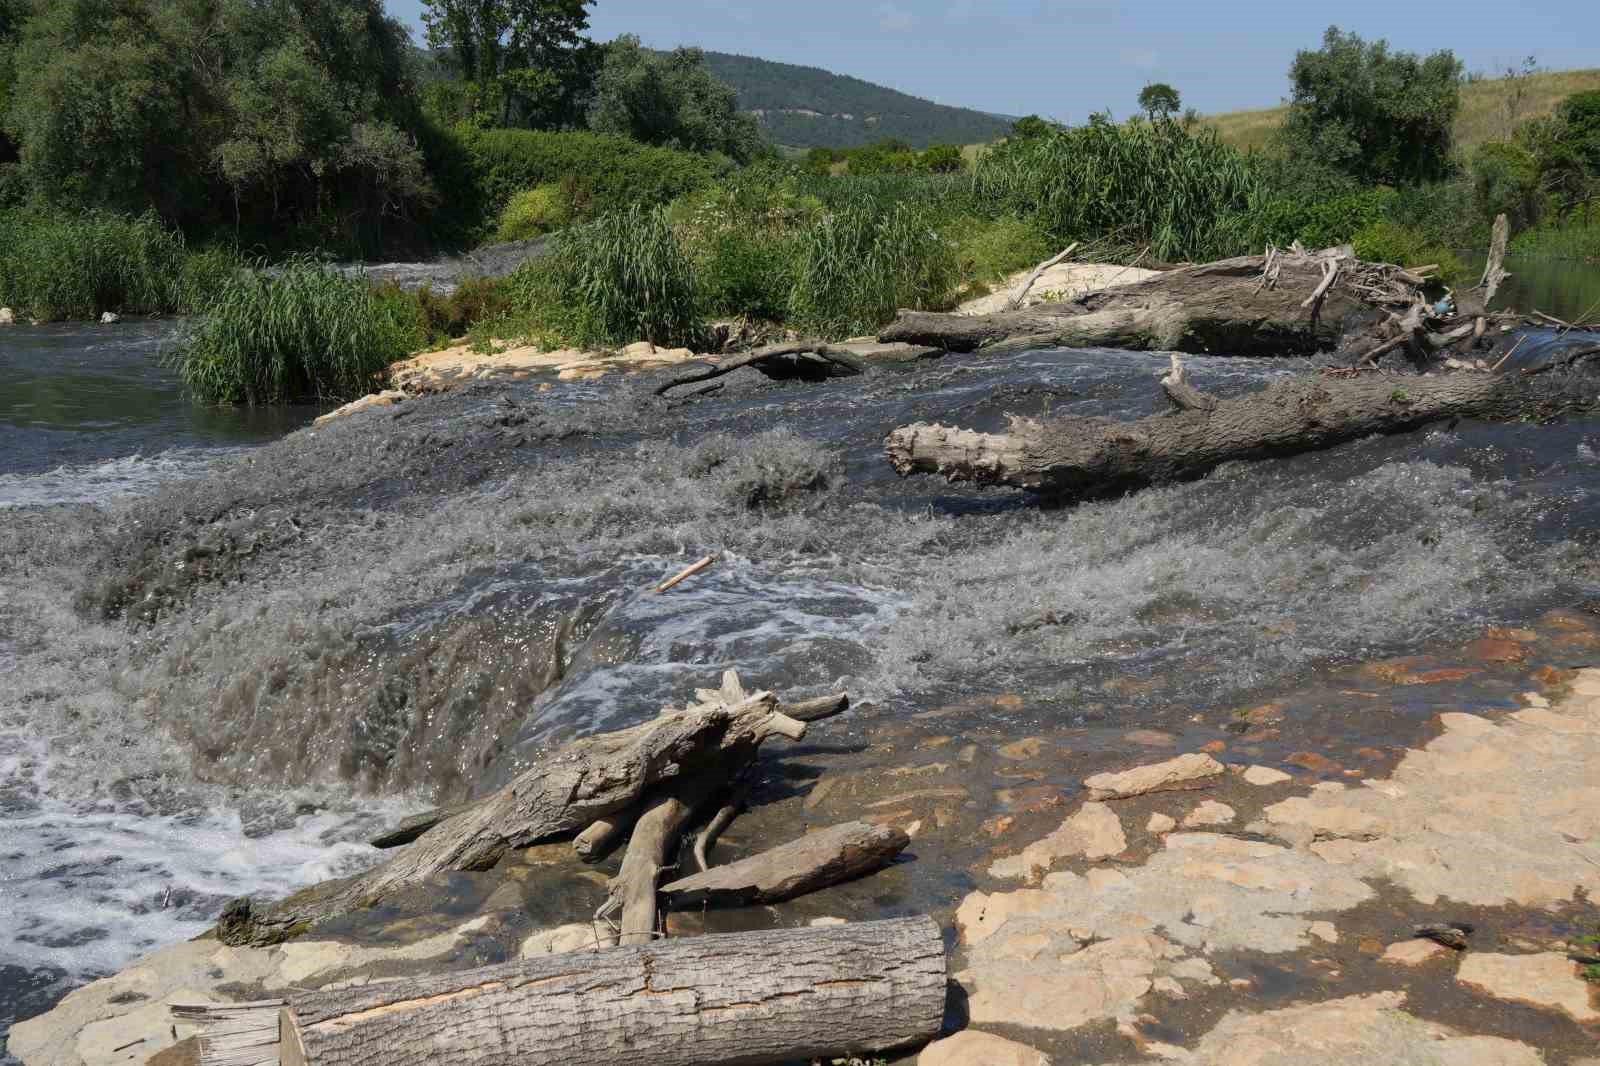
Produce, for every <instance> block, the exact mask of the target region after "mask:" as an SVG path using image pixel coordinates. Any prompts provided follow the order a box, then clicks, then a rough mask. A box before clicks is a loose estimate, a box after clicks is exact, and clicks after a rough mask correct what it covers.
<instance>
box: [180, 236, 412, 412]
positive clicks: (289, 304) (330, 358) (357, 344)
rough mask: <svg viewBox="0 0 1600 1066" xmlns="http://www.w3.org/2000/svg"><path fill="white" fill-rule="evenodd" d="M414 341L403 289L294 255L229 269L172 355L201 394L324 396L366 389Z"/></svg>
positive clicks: (219, 397) (212, 399) (281, 398)
mask: <svg viewBox="0 0 1600 1066" xmlns="http://www.w3.org/2000/svg"><path fill="white" fill-rule="evenodd" d="M420 340H421V337H420V334H419V330H418V323H417V304H416V302H415V300H413V299H412V298H410V297H409V295H407V294H404V293H399V292H397V291H394V290H380V289H377V288H374V287H373V286H372V285H370V284H368V282H367V280H366V279H365V278H362V277H348V276H345V275H343V274H340V273H337V272H335V271H332V270H329V269H327V268H325V267H322V266H319V265H318V264H316V263H314V262H312V261H310V260H305V259H298V260H294V261H292V262H290V263H288V264H286V265H284V266H282V267H278V268H275V269H272V270H265V269H250V270H239V271H236V272H235V273H234V274H233V275H232V276H230V278H229V279H228V281H227V282H226V283H225V284H224V285H223V286H222V289H221V291H220V292H219V293H218V295H217V297H216V299H215V300H214V301H213V302H212V303H211V304H210V306H209V307H208V308H207V310H206V312H205V313H204V314H203V315H202V316H201V317H200V318H199V319H198V320H197V321H196V322H195V323H194V325H193V327H192V328H191V330H190V331H189V333H188V335H187V336H186V337H185V338H184V340H183V342H182V344H181V346H180V347H179V349H178V350H177V352H176V354H175V361H176V362H177V365H178V369H179V372H180V374H181V375H182V377H183V382H184V385H185V386H186V387H187V388H188V390H189V392H190V394H191V395H192V396H194V398H195V399H197V400H200V401H202V402H205V403H247V404H263V403H295V402H307V401H318V402H323V403H327V402H338V401H342V400H349V399H353V398H354V397H357V396H362V395H364V394H366V393H367V392H370V391H371V390H372V389H373V388H374V387H376V386H377V385H378V384H379V382H380V379H381V376H382V374H383V371H384V370H385V368H387V367H388V365H389V364H390V363H392V362H394V361H395V360H397V359H400V358H402V357H404V356H405V355H406V354H408V353H409V352H411V351H413V350H414V349H415V348H416V347H417V345H418V344H419V343H420Z"/></svg>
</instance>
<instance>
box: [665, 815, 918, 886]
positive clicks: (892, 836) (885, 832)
mask: <svg viewBox="0 0 1600 1066" xmlns="http://www.w3.org/2000/svg"><path fill="white" fill-rule="evenodd" d="M910 843H911V838H910V837H908V836H906V834H905V832H904V831H902V830H900V829H896V828H895V827H893V826H884V825H869V824H868V823H866V822H846V823H844V824H843V825H836V826H833V827H831V828H828V829H822V830H819V831H817V832H815V833H807V834H806V835H805V836H803V837H801V838H800V839H799V840H792V841H790V842H789V843H787V844H780V845H779V846H778V847H775V848H772V849H771V850H769V851H763V852H762V853H761V854H759V855H752V856H750V857H749V858H748V859H740V860H739V861H738V862H731V863H728V864H727V865H725V866H717V867H713V868H712V869H709V870H704V869H703V870H701V872H700V873H697V874H692V875H690V876H688V877H682V878H679V879H678V880H676V881H673V882H672V883H671V884H668V885H664V886H662V889H661V894H662V895H663V896H666V897H667V900H668V902H669V904H670V905H671V906H673V907H691V906H695V905H698V904H701V903H709V904H712V905H722V904H749V903H782V902H783V901H784V900H786V899H794V898H795V897H796V896H803V895H805V894H806V893H807V892H815V891H816V890H817V889H819V888H826V887H828V886H829V885H836V884H839V883H840V882H842V881H849V880H852V879H854V878H857V877H860V876H862V875H863V874H869V873H872V872H873V871H874V870H878V869H882V868H883V867H885V866H887V865H889V863H890V862H892V861H894V857H895V856H896V855H898V854H900V852H902V851H904V850H905V847H906V845H907V844H910Z"/></svg>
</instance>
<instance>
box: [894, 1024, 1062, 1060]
mask: <svg viewBox="0 0 1600 1066" xmlns="http://www.w3.org/2000/svg"><path fill="white" fill-rule="evenodd" d="M917 1066H1050V1059H1049V1057H1048V1056H1047V1055H1045V1054H1044V1053H1043V1052H1040V1051H1036V1050H1035V1049H1033V1048H1031V1047H1029V1046H1028V1045H1026V1044H1019V1043H1017V1042H1016V1041H1014V1040H1007V1039H1005V1038H1004V1037H1000V1036H995V1035H994V1034H993V1033H980V1032H978V1031H977V1030H975V1029H965V1030H963V1031H961V1032H959V1033H956V1034H955V1035H954V1036H947V1037H945V1038H944V1039H943V1040H935V1041H934V1042H933V1043H931V1044H929V1045H928V1046H927V1047H925V1048H923V1049H922V1054H920V1055H918V1056H917Z"/></svg>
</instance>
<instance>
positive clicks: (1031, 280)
mask: <svg viewBox="0 0 1600 1066" xmlns="http://www.w3.org/2000/svg"><path fill="white" fill-rule="evenodd" d="M1077 250H1078V242H1077V241H1073V242H1072V243H1071V244H1069V245H1067V246H1066V247H1065V248H1063V249H1062V250H1061V251H1059V252H1057V253H1056V254H1055V255H1053V256H1051V257H1050V258H1049V259H1046V260H1045V261H1044V262H1042V263H1040V264H1039V265H1038V266H1036V267H1034V268H1033V273H1031V274H1029V275H1028V278H1027V280H1026V281H1024V282H1023V283H1022V286H1021V287H1020V288H1019V289H1017V291H1016V292H1014V293H1012V295H1011V299H1009V300H1007V301H1006V309H1007V310H1009V311H1015V310H1016V309H1017V308H1019V307H1021V306H1022V301H1023V300H1026V299H1027V298H1028V293H1029V292H1031V291H1032V290H1033V286H1034V285H1035V284H1036V283H1037V282H1038V280H1039V278H1040V277H1042V276H1043V275H1044V272H1045V271H1046V270H1049V269H1050V268H1051V267H1053V266H1055V265H1056V264H1057V263H1060V262H1062V261H1063V260H1065V259H1066V258H1067V256H1069V255H1071V254H1072V253H1073V252H1075V251H1077Z"/></svg>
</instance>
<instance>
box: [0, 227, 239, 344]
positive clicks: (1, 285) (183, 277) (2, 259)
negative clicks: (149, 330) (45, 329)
mask: <svg viewBox="0 0 1600 1066" xmlns="http://www.w3.org/2000/svg"><path fill="white" fill-rule="evenodd" d="M204 256H205V257H204V258H203V259H202V260H199V261H197V262H196V263H194V264H191V263H190V259H191V258H192V257H191V254H190V253H189V251H188V249H187V248H186V247H185V244H184V239H183V235H182V234H181V233H179V232H178V231H177V230H175V229H171V228H169V227H167V226H165V225H163V224H162V222H161V221H160V220H159V219H158V218H156V216H154V215H152V214H146V215H142V216H140V217H137V218H132V217H129V216H126V215H118V214H113V213H111V212H108V211H87V212H84V213H82V214H76V215H48V214H42V213H38V212H32V211H20V210H15V211H4V212H0V305H3V306H7V307H11V308H12V309H13V310H15V311H17V312H19V313H21V314H26V315H28V316H31V317H33V318H37V319H40V320H43V321H50V320H55V319H65V318H94V317H96V316H98V315H99V314H100V313H101V312H104V311H116V312H118V313H121V314H148V315H161V314H181V313H186V312H189V311H192V310H195V309H196V307H197V305H198V304H199V303H200V302H202V301H203V300H204V299H205V297H206V296H207V295H208V291H207V290H208V289H209V288H210V287H212V286H214V285H215V284H216V283H217V281H218V280H219V279H220V277H221V276H222V275H224V274H226V273H227V272H229V271H230V270H231V261H229V260H230V257H229V256H227V254H226V253H204Z"/></svg>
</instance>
